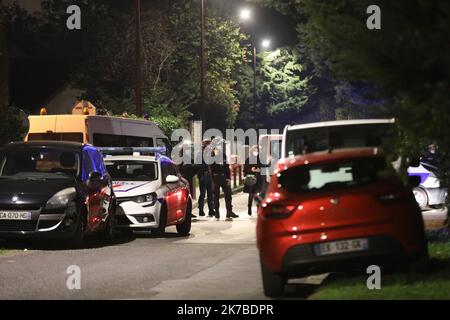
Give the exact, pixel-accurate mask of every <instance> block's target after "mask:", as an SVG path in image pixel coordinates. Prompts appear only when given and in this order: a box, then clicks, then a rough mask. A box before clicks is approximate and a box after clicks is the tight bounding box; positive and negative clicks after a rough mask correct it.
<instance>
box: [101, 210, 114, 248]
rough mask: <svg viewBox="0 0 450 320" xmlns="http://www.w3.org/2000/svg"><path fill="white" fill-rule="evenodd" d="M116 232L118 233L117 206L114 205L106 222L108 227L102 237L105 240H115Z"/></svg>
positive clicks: (108, 241) (109, 241)
mask: <svg viewBox="0 0 450 320" xmlns="http://www.w3.org/2000/svg"><path fill="white" fill-rule="evenodd" d="M115 234H116V206H115V205H114V206H113V209H112V210H111V212H110V216H109V219H108V222H107V224H106V227H105V229H104V230H103V232H102V238H103V240H104V241H105V242H107V243H111V242H113V241H114V237H115Z"/></svg>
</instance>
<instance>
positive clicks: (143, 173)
mask: <svg viewBox="0 0 450 320" xmlns="http://www.w3.org/2000/svg"><path fill="white" fill-rule="evenodd" d="M105 165H106V168H107V169H108V172H109V174H110V175H111V178H112V179H113V180H114V181H154V180H157V179H158V166H157V164H156V162H153V161H111V160H106V161H105Z"/></svg>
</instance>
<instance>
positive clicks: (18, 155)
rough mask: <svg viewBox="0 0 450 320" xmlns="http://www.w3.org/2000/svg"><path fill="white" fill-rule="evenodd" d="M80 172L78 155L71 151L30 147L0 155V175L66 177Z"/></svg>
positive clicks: (30, 177)
mask: <svg viewBox="0 0 450 320" xmlns="http://www.w3.org/2000/svg"><path fill="white" fill-rule="evenodd" d="M79 173H80V155H79V154H78V153H76V152H73V151H66V150H59V149H49V148H45V149H43V148H30V149H20V150H13V151H8V152H5V153H2V154H1V155H0V177H7V178H13V179H34V178H40V179H41V178H42V179H59V178H63V179H66V178H68V177H73V178H75V177H77V176H78V175H79Z"/></svg>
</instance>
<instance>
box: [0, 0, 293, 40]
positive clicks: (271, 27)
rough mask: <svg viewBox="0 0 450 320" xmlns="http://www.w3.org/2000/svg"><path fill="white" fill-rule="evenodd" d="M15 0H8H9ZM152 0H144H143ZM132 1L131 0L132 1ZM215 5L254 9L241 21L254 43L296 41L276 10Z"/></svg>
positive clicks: (213, 0) (234, 11) (217, 1)
mask: <svg viewBox="0 0 450 320" xmlns="http://www.w3.org/2000/svg"><path fill="white" fill-rule="evenodd" d="M8 1H10V2H13V0H7V2H8ZM145 1H151V0H142V2H145ZM18 2H19V3H20V4H21V5H22V6H23V7H24V8H26V9H28V10H29V11H31V12H33V11H36V10H38V9H39V7H40V2H41V1H40V0H18ZM130 2H131V1H130ZM209 6H212V7H215V8H217V9H218V10H220V11H224V12H227V13H228V15H230V16H231V17H234V18H235V19H238V21H239V11H240V10H241V9H242V8H249V9H251V10H252V19H251V20H250V21H247V22H240V25H241V27H242V30H243V31H244V32H245V33H247V34H250V35H251V40H252V42H254V43H258V44H259V43H260V42H261V41H262V39H265V38H268V39H271V41H272V44H273V46H272V47H273V48H276V47H281V46H285V45H292V44H295V42H296V37H297V34H296V31H295V23H293V22H292V21H290V20H289V18H288V17H285V16H283V15H281V14H279V13H278V12H276V11H275V10H271V9H267V8H262V7H260V6H258V5H256V4H254V3H249V2H248V1H245V0H206V7H207V8H208V7H209Z"/></svg>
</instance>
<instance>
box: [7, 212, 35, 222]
mask: <svg viewBox="0 0 450 320" xmlns="http://www.w3.org/2000/svg"><path fill="white" fill-rule="evenodd" d="M0 220H31V212H0Z"/></svg>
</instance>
